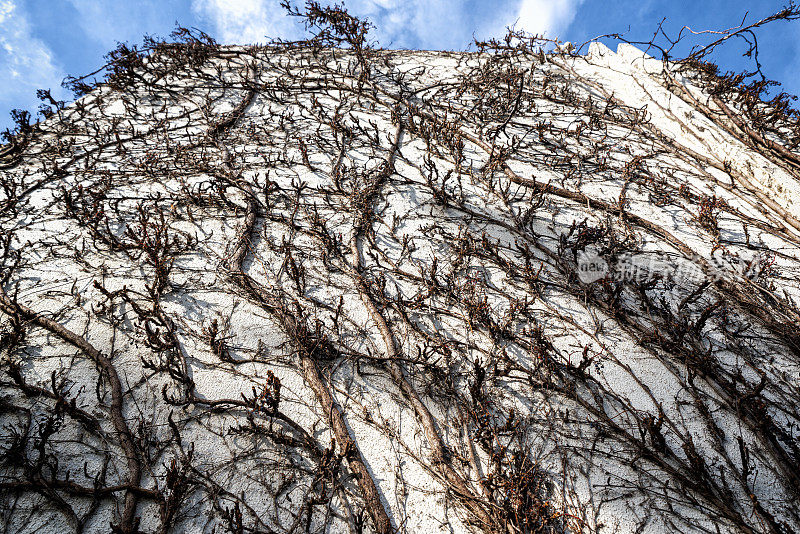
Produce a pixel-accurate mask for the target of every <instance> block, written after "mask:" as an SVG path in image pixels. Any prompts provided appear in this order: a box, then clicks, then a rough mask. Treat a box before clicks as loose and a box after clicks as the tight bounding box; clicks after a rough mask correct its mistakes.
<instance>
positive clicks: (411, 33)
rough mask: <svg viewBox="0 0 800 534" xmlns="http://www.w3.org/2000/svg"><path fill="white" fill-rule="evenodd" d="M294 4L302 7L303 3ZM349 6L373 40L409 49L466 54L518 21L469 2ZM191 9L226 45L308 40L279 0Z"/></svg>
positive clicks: (206, 2)
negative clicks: (479, 39) (482, 37)
mask: <svg viewBox="0 0 800 534" xmlns="http://www.w3.org/2000/svg"><path fill="white" fill-rule="evenodd" d="M323 3H333V2H332V1H328V2H325V1H323ZM295 4H296V5H300V6H302V2H299V1H296V2H295ZM470 4H472V7H470ZM345 5H346V7H347V9H348V11H349V12H350V13H352V14H353V15H356V16H359V17H366V18H368V19H369V20H370V21H371V22H372V23H373V24H375V26H376V29H375V34H374V36H375V37H376V38H377V39H378V41H379V42H380V44H382V45H383V46H389V45H392V46H394V47H408V48H429V49H436V48H452V49H462V48H464V47H466V46H467V45H468V44H469V43H470V41H471V40H472V35H473V32H475V33H477V34H481V33H484V34H485V33H487V31H492V32H495V33H497V32H499V33H503V29H504V26H505V24H507V23H509V22H510V21H509V20H507V19H509V18H510V16H513V14H511V13H508V12H505V13H504V11H503V10H502V9H496V10H495V9H482V11H483V12H484V13H483V14H482V15H480V16H476V15H475V14H474V13H471V11H474V9H475V7H474V6H475V2H474V1H473V2H468V1H467V0H349V1H347V2H346V4H345ZM192 9H193V11H194V12H195V13H196V14H197V15H199V16H200V18H202V19H205V20H207V21H209V22H210V23H211V24H212V25H213V26H214V29H215V30H216V31H215V36H216V37H217V38H218V39H219V40H220V41H221V42H224V43H252V42H263V41H265V36H269V37H282V38H287V39H297V38H300V37H302V35H303V32H302V27H301V26H300V25H298V24H297V23H296V21H295V20H294V19H292V18H290V17H286V16H285V14H284V11H283V8H282V7H281V6H280V2H279V1H278V0H193V2H192ZM484 15H486V16H484ZM503 15H507V16H505V17H504V16H503Z"/></svg>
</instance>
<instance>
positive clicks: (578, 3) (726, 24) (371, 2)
mask: <svg viewBox="0 0 800 534" xmlns="http://www.w3.org/2000/svg"><path fill="white" fill-rule="evenodd" d="M787 2H788V0H705V1H698V0H494V1H491V0H490V1H479V0H349V1H347V2H345V6H346V7H347V8H348V10H349V11H350V12H351V13H353V14H355V15H358V16H362V17H367V18H369V19H370V20H371V21H372V22H373V23H374V25H375V26H376V29H375V30H374V38H375V39H376V40H377V41H378V42H379V43H380V45H382V46H384V47H387V48H411V49H451V50H464V49H466V48H467V47H468V46H469V44H470V43H471V42H472V40H473V38H478V39H485V38H489V37H492V36H497V37H499V36H502V35H504V34H505V30H506V28H507V27H508V26H511V25H514V26H515V27H516V29H521V30H525V31H527V32H531V33H538V34H545V35H547V36H549V37H559V38H561V39H562V40H567V41H572V42H575V43H582V42H584V41H586V40H589V39H592V38H594V37H597V36H599V35H603V34H608V33H621V34H623V35H624V37H625V38H626V39H628V40H631V41H649V40H650V39H651V37H652V36H653V34H654V32H655V31H656V29H657V28H658V25H659V23H661V22H662V20H664V19H666V20H665V22H664V25H663V27H664V29H665V30H666V33H667V35H669V36H671V37H672V36H675V35H676V34H677V33H678V31H679V30H680V29H681V27H682V26H684V25H688V26H690V27H691V28H692V29H693V30H698V31H699V30H719V29H725V28H730V27H733V26H738V25H739V24H741V23H742V21H743V18H744V17H745V15H746V14H747V13H748V11H749V14H747V18H746V19H745V22H747V23H751V22H754V21H756V20H759V19H761V18H763V17H765V16H767V15H769V14H771V13H774V12H776V11H778V10H779V9H781V8H782V7H783V6H784V5H785V4H786V3H787ZM176 24H179V25H181V26H185V27H195V28H199V29H201V30H203V31H205V32H206V33H208V34H210V35H211V36H213V37H214V38H215V39H217V40H218V41H220V42H222V43H256V42H266V41H267V40H268V37H281V38H287V39H293V38H300V37H302V36H303V29H302V26H300V25H299V24H297V22H296V21H295V20H294V19H291V18H289V17H286V16H285V14H284V11H283V9H282V8H281V7H280V2H279V0H173V1H169V0H158V1H156V0H138V1H132V0H129V1H127V2H123V1H120V0H0V131H1V130H4V129H5V128H8V127H11V126H12V125H13V123H12V121H11V119H10V115H9V111H10V110H11V109H14V108H20V109H28V110H31V111H35V109H36V108H37V107H38V104H39V101H38V100H37V99H36V89H39V88H49V89H52V92H53V95H54V96H56V97H57V98H61V99H64V100H68V101H69V100H71V94H70V92H69V91H66V90H64V89H62V88H61V87H60V85H61V81H62V80H63V78H64V77H65V76H66V75H68V74H70V75H82V74H86V73H89V72H92V71H94V70H95V69H97V68H98V67H99V66H101V65H102V64H103V56H104V55H105V54H106V53H107V52H108V51H109V50H111V49H112V48H114V47H115V46H116V43H117V42H128V43H131V44H134V43H140V42H141V40H142V36H143V35H145V34H147V35H152V36H159V37H166V36H168V35H169V33H170V32H171V31H172V30H173V29H174V28H175V25H176ZM757 36H758V38H759V51H760V56H759V57H760V60H761V63H762V65H763V71H764V73H765V75H766V76H767V77H768V78H770V79H773V80H777V81H780V82H781V83H782V84H783V89H784V90H785V91H787V92H789V93H792V94H800V76H798V71H800V21H796V22H790V23H787V22H783V21H778V22H776V23H773V24H771V25H770V26H768V27H767V28H765V29H763V30H762V31H759V32H758V33H757ZM705 37H706V38H708V37H710V36H705ZM702 38H703V37H702V36H701V37H698V39H702ZM661 40H662V42H665V41H664V40H663V37H662V38H661ZM695 42H697V41H695ZM706 42H707V41H706ZM745 50H746V46H745V45H744V43H743V42H741V41H738V42H732V43H731V44H730V45H729V46H726V48H725V49H723V50H720V51H719V52H718V53H717V55H716V56H715V57H714V59H715V60H716V61H717V62H718V63H719V64H720V65H721V66H723V67H725V68H726V69H730V70H743V69H751V68H752V62H750V63H748V62H747V60H746V59H745V58H742V57H741V54H742V53H743V52H744V51H745ZM676 52H680V50H676Z"/></svg>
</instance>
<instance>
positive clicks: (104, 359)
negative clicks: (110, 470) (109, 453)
mask: <svg viewBox="0 0 800 534" xmlns="http://www.w3.org/2000/svg"><path fill="white" fill-rule="evenodd" d="M0 307H2V309H3V311H4V312H5V313H7V314H13V313H19V314H20V315H21V316H22V317H23V318H25V319H26V320H28V321H30V322H32V323H33V324H35V325H37V326H40V327H41V328H44V329H45V330H47V331H49V332H51V333H53V334H55V335H56V336H58V337H59V338H61V339H62V340H63V341H65V342H66V343H69V344H70V345H72V346H74V347H76V348H77V349H79V350H80V351H81V352H83V353H84V354H85V355H86V356H88V357H89V359H91V360H92V361H94V362H95V364H96V365H97V366H98V367H99V368H100V371H101V373H102V374H105V376H106V379H107V380H108V383H109V387H110V388H111V406H110V413H111V422H112V424H113V425H114V430H115V431H116V432H117V434H118V435H119V441H120V446H121V447H122V450H123V452H124V453H125V458H126V460H127V466H128V483H127V485H126V486H125V507H124V509H123V512H122V517H121V518H120V525H119V530H120V532H122V533H124V534H128V533H133V532H136V531H137V530H138V529H137V524H138V519H137V518H136V504H137V500H138V492H137V491H134V490H133V489H132V488H137V487H138V486H139V482H140V480H141V477H142V468H141V464H140V462H139V457H138V454H137V449H136V445H135V443H134V440H133V436H132V435H131V431H130V429H129V428H128V423H127V422H126V421H125V417H124V416H123V414H122V397H123V394H122V383H121V382H120V379H119V375H118V374H117V370H116V368H115V367H114V364H113V363H112V362H111V359H110V358H109V357H108V356H106V355H105V354H103V353H102V352H100V351H99V350H97V349H96V348H95V347H94V346H93V345H92V344H91V343H89V342H88V341H86V340H85V339H84V338H82V337H81V336H79V335H78V334H76V333H75V332H73V331H71V330H69V329H67V328H66V327H64V326H63V325H61V324H60V323H57V322H56V321H54V320H52V319H50V318H49V317H45V316H44V315H41V314H40V313H39V312H36V311H34V310H32V309H30V308H28V307H26V306H24V305H22V304H19V303H18V302H15V301H13V300H11V299H10V298H9V297H8V295H7V294H6V292H5V289H4V288H3V287H2V286H0Z"/></svg>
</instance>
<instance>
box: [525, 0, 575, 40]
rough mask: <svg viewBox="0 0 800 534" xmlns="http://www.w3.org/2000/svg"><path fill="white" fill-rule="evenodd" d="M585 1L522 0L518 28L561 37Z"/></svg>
mask: <svg viewBox="0 0 800 534" xmlns="http://www.w3.org/2000/svg"><path fill="white" fill-rule="evenodd" d="M582 3H583V0H522V4H521V5H520V7H519V12H518V14H517V18H518V22H517V25H516V28H517V29H518V30H525V31H526V32H528V33H533V34H539V35H546V36H547V37H560V36H561V32H563V31H565V30H566V29H567V27H569V25H570V23H571V22H572V19H574V18H575V14H576V13H577V11H578V7H580V5H581V4H582Z"/></svg>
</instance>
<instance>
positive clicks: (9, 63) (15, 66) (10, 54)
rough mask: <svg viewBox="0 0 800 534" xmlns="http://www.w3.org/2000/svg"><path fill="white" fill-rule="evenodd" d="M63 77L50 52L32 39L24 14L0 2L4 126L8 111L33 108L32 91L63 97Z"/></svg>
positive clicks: (0, 86) (9, 1) (6, 0)
mask: <svg viewBox="0 0 800 534" xmlns="http://www.w3.org/2000/svg"><path fill="white" fill-rule="evenodd" d="M63 77H64V73H63V71H62V70H61V69H60V68H59V67H58V66H57V64H56V62H55V61H54V59H53V53H52V52H51V51H50V49H49V48H48V47H47V45H46V44H45V43H44V42H43V41H42V40H41V39H37V38H35V37H34V36H33V33H32V29H31V25H30V22H29V21H28V17H27V15H26V13H25V12H24V11H22V10H20V8H19V7H18V6H17V5H16V4H15V3H14V2H13V1H12V0H0V80H3V83H2V84H0V115H2V117H0V118H2V119H3V120H4V124H5V119H6V117H7V113H8V111H10V110H11V109H12V108H15V107H16V108H23V109H29V110H33V109H34V108H36V106H37V104H38V102H39V101H38V100H37V99H36V89H47V88H50V89H53V96H55V97H59V96H62V97H63V95H64V91H62V89H61V87H60V86H61V80H62V79H63Z"/></svg>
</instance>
